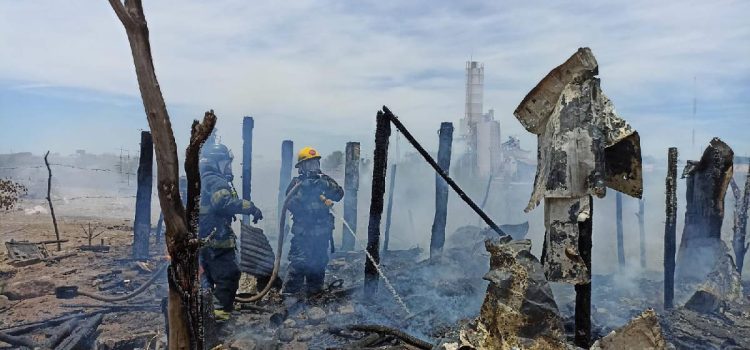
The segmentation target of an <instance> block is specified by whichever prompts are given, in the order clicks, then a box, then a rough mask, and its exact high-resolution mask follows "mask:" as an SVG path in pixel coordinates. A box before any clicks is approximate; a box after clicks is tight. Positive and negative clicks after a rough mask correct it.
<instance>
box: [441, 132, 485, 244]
mask: <svg viewBox="0 0 750 350" xmlns="http://www.w3.org/2000/svg"><path fill="white" fill-rule="evenodd" d="M438 137H439V139H440V143H439V146H438V165H439V166H440V169H442V170H443V171H444V172H445V173H446V174H449V172H450V167H451V148H452V146H453V123H447V122H443V123H441V124H440V131H439V132H438ZM486 198H487V197H486V196H485V200H486ZM482 206H484V203H482ZM447 218H448V184H447V183H446V182H445V180H443V179H442V178H441V177H440V175H438V174H435V218H434V219H433V220H432V236H431V237H430V258H431V259H432V258H437V257H439V256H440V254H442V252H443V245H445V224H446V221H447Z"/></svg>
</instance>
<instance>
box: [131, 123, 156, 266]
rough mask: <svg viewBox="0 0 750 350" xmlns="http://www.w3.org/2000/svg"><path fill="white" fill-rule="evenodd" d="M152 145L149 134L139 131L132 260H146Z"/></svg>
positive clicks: (149, 230)
mask: <svg viewBox="0 0 750 350" xmlns="http://www.w3.org/2000/svg"><path fill="white" fill-rule="evenodd" d="M153 154H154V143H153V141H152V139H151V133H150V132H148V131H141V155H140V158H139V161H138V190H137V193H136V198H135V220H134V224H133V258H136V259H146V258H148V244H149V239H150V238H151V237H150V236H151V188H152V185H153V176H152V175H153V171H152V165H153V164H154V156H153Z"/></svg>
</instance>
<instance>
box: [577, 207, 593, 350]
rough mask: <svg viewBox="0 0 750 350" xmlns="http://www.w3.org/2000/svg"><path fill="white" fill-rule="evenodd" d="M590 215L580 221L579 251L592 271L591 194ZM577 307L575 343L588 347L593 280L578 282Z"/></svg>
mask: <svg viewBox="0 0 750 350" xmlns="http://www.w3.org/2000/svg"><path fill="white" fill-rule="evenodd" d="M589 208H590V211H589V217H588V218H587V219H586V220H585V221H583V222H579V223H578V234H579V236H578V252H579V253H580V255H581V258H583V261H584V263H585V264H586V267H587V268H588V269H589V271H591V236H592V228H593V225H592V218H593V217H594V200H593V198H592V197H591V196H589ZM575 290H576V309H575V344H576V345H577V346H579V347H582V348H585V349H588V348H589V346H591V282H589V283H586V284H577V285H576V286H575Z"/></svg>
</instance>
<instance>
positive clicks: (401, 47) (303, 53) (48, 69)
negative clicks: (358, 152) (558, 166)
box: [0, 0, 750, 159]
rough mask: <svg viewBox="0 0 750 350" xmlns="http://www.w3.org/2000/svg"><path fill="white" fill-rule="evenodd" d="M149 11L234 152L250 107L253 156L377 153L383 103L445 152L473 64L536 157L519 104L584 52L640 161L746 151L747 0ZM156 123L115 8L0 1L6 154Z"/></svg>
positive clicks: (0, 115)
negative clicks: (446, 134)
mask: <svg viewBox="0 0 750 350" xmlns="http://www.w3.org/2000/svg"><path fill="white" fill-rule="evenodd" d="M145 13H146V17H147V20H148V25H149V29H150V35H151V46H152V52H153V58H154V64H155V67H156V73H157V76H158V79H159V82H160V85H161V89H162V92H163V94H164V97H165V100H166V102H167V107H168V109H169V112H170V117H171V118H172V122H173V126H174V128H175V134H176V137H177V141H178V146H179V147H180V149H184V146H185V142H186V140H187V137H188V136H189V127H190V123H191V121H192V119H195V118H200V117H201V116H202V115H203V112H204V111H206V110H208V109H213V110H215V112H216V114H217V116H218V117H219V122H218V128H219V131H220V135H221V137H222V140H223V141H224V142H225V143H227V144H228V145H229V146H230V147H231V148H234V149H236V150H237V151H235V154H238V151H239V148H240V147H241V123H242V117H243V116H246V115H250V116H253V117H254V118H255V133H254V146H253V152H254V155H255V156H256V157H260V158H266V159H278V158H279V155H278V154H279V152H280V147H281V141H282V140H284V139H291V140H294V142H295V147H296V148H299V147H301V146H314V147H318V148H320V150H321V151H322V153H324V154H325V153H329V152H332V151H334V150H343V148H344V146H345V143H346V142H347V141H360V142H362V144H363V148H364V149H365V150H369V151H367V152H371V145H372V140H373V138H374V125H375V114H376V112H377V111H378V109H379V108H380V107H381V106H382V105H387V106H389V107H390V108H391V110H392V111H394V113H396V114H397V115H399V116H400V118H401V119H402V121H403V122H404V124H405V125H406V126H407V127H408V128H409V129H411V131H412V133H414V134H415V135H416V137H417V138H418V139H419V140H422V141H423V142H424V144H425V145H426V146H427V147H428V148H430V149H434V148H436V145H437V130H438V128H439V126H440V122H442V121H452V122H454V124H455V125H456V127H458V121H459V119H460V118H461V117H462V116H463V113H464V102H465V101H464V98H465V92H464V89H465V62H466V61H467V60H470V59H473V60H476V61H479V62H482V63H484V67H485V99H484V106H485V109H489V108H494V109H495V115H496V118H497V119H498V120H499V121H500V123H501V133H502V135H503V136H502V137H503V138H506V137H507V136H511V135H512V136H517V137H519V138H520V139H521V141H522V147H523V148H525V149H530V150H533V149H535V147H536V138H535V136H533V135H532V134H530V133H528V132H527V131H525V130H524V129H523V128H522V126H521V125H520V123H518V121H517V120H516V119H515V118H514V117H513V115H512V113H513V110H514V109H515V108H516V106H517V105H518V103H519V102H520V101H521V100H522V99H523V97H524V96H525V95H526V93H527V92H528V91H529V90H530V89H531V88H533V87H534V86H535V85H536V83H537V82H538V81H539V80H540V79H541V78H543V77H544V75H545V74H546V73H547V72H549V71H550V70H551V69H552V68H554V67H555V66H557V65H559V64H560V63H562V62H563V61H565V60H566V59H567V58H568V57H569V56H570V55H571V54H573V53H574V52H575V51H576V50H577V48H579V47H583V46H588V47H590V48H591V49H592V51H593V53H594V55H595V56H596V58H597V60H598V62H599V66H600V67H599V72H600V78H601V80H602V89H603V91H604V92H605V93H606V94H607V95H608V96H609V97H610V99H611V100H612V101H613V103H614V105H615V107H616V109H617V111H618V113H619V114H620V115H621V116H622V117H623V118H625V119H626V120H627V121H629V122H630V123H631V125H633V126H634V127H635V128H636V129H637V130H638V131H639V132H640V134H641V140H642V147H643V152H644V155H653V156H656V157H658V158H664V157H665V155H666V152H667V150H666V149H667V147H669V146H677V147H680V152H681V158H688V159H696V158H698V157H699V155H700V152H701V149H702V148H703V147H705V145H707V143H708V141H709V140H710V139H711V137H714V136H718V137H721V138H722V139H723V140H725V141H726V142H727V143H728V144H729V145H730V146H732V147H733V148H734V150H735V153H737V154H739V155H747V154H750V138H748V137H747V136H746V135H747V131H748V130H749V129H750V118H748V117H749V116H750V115H749V114H750V112H748V111H750V99H749V98H748V97H749V96H750V21H748V18H750V2H748V1H658V2H656V1H640V0H627V1H607V2H591V1H559V2H549V1H502V2H501V1H449V0H436V1H417V0H415V1H395V0H383V1H343V0H340V1H327V0H322V1H305V0H300V1H252V2H249V1H241V0H220V1H198V0H181V1H176V0H160V1H146V2H145ZM694 98H695V99H696V101H697V104H696V105H697V108H696V113H695V117H693V99H694ZM147 128H148V125H147V123H146V118H145V115H144V112H143V106H142V104H141V99H140V95H139V91H138V87H137V82H136V76H135V72H134V68H133V62H132V57H131V54H130V47H129V45H128V42H127V38H126V36H125V31H124V29H123V27H122V25H121V24H120V22H119V21H118V19H117V18H116V16H115V14H114V12H113V11H112V9H111V8H110V6H109V4H108V2H107V1H91V0H66V1H65V2H64V3H61V2H59V1H52V0H33V1H31V0H27V1H20V0H0V153H7V152H11V151H12V152H21V151H30V152H34V153H42V152H44V151H46V150H48V149H49V150H52V151H53V152H60V153H63V154H66V153H73V152H74V151H75V150H77V149H85V150H87V151H89V152H94V153H104V152H109V153H117V152H119V149H120V148H125V149H130V150H133V151H134V150H137V148H138V142H139V140H140V135H139V130H142V129H147ZM692 130H695V135H696V137H695V139H696V142H695V143H696V144H695V146H693V144H692V141H691V133H692ZM363 155H364V154H363Z"/></svg>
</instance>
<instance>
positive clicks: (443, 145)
mask: <svg viewBox="0 0 750 350" xmlns="http://www.w3.org/2000/svg"><path fill="white" fill-rule="evenodd" d="M438 138H439V146H438V165H439V166H440V169H441V170H442V171H444V172H445V174H449V173H450V167H451V148H452V147H453V123H447V122H443V123H441V124H440V131H438ZM447 218H448V184H447V183H446V182H445V180H443V178H442V177H440V175H439V174H436V175H435V217H434V219H433V220H432V236H431V237H430V258H436V257H438V256H439V255H440V254H441V253H442V252H443V245H445V224H446V221H447Z"/></svg>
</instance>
